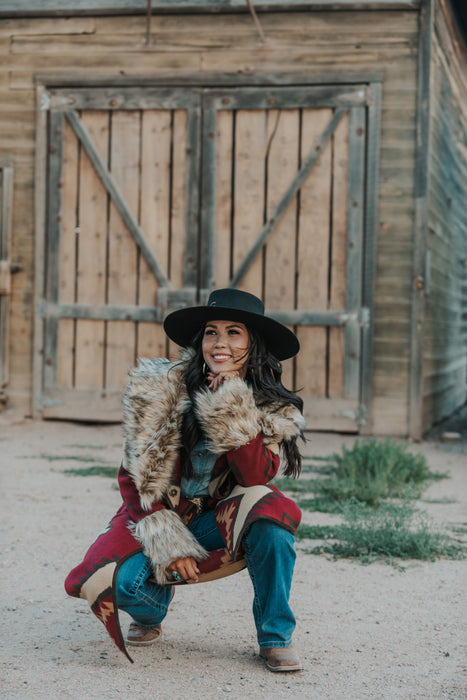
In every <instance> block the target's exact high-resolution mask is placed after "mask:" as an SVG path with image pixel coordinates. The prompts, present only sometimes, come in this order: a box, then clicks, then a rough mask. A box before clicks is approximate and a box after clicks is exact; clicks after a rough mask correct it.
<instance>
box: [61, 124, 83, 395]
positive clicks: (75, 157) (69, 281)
mask: <svg viewBox="0 0 467 700" xmlns="http://www.w3.org/2000/svg"><path fill="white" fill-rule="evenodd" d="M62 139H63V147H62V154H63V162H62V180H61V183H60V184H61V195H62V205H61V212H60V253H59V255H60V257H59V265H58V267H59V269H58V274H59V292H58V300H59V302H60V303H61V302H64V303H73V302H74V301H75V287H76V228H77V220H76V212H77V193H78V163H79V148H78V141H77V139H76V136H75V134H74V133H73V130H72V128H71V126H70V125H69V124H68V123H67V122H66V120H64V121H63V134H62ZM74 341H75V324H74V323H73V321H71V320H67V319H63V320H62V321H60V323H59V324H58V339H57V348H58V350H57V383H58V385H59V386H63V387H68V388H71V387H72V386H73V380H74V350H75V348H74Z"/></svg>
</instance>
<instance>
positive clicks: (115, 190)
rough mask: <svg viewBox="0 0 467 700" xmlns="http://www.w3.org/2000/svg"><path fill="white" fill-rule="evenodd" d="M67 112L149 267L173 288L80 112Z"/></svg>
mask: <svg viewBox="0 0 467 700" xmlns="http://www.w3.org/2000/svg"><path fill="white" fill-rule="evenodd" d="M65 114H66V118H67V119H68V121H69V122H70V124H71V126H72V128H73V131H74V132H75V134H76V136H77V137H78V139H79V140H80V142H81V144H82V145H83V148H84V150H85V151H86V153H87V155H88V157H89V160H90V161H91V163H92V165H93V166H94V168H95V170H96V173H97V174H98V176H99V177H100V179H101V180H102V183H103V184H104V186H105V188H106V190H107V192H108V193H109V195H110V197H111V199H112V201H113V203H114V204H115V206H116V207H117V209H118V211H119V213H120V215H121V217H122V219H123V221H124V222H125V224H126V226H127V227H128V230H129V231H130V233H131V235H132V236H133V239H134V240H135V242H136V245H137V246H138V247H139V249H140V250H141V253H142V254H143V256H144V258H145V260H146V262H147V264H148V265H149V268H150V270H151V272H152V273H153V275H154V277H155V278H156V279H157V281H158V283H159V284H160V286H161V287H167V288H168V289H171V288H172V285H171V283H170V281H169V279H168V278H167V276H166V274H165V272H164V271H163V270H162V268H161V267H160V265H159V263H158V262H157V260H156V258H155V256H154V253H153V252H152V250H151V248H150V247H149V245H148V242H147V240H146V238H145V236H144V232H143V230H142V229H141V228H140V226H139V224H138V222H137V220H136V219H135V217H134V216H133V213H132V212H131V211H130V209H129V208H128V206H127V203H126V202H125V199H124V197H123V195H122V193H121V191H120V188H119V187H118V185H117V183H116V182H115V180H114V178H113V177H112V175H111V173H110V172H109V169H108V168H107V166H106V164H105V163H104V161H103V160H102V158H101V156H100V155H99V153H98V152H97V150H96V147H95V145H94V143H93V141H92V139H91V136H90V135H89V132H88V130H87V129H86V127H85V125H84V124H83V122H82V121H81V119H80V118H79V115H78V113H77V112H75V111H74V110H67V111H66V112H65Z"/></svg>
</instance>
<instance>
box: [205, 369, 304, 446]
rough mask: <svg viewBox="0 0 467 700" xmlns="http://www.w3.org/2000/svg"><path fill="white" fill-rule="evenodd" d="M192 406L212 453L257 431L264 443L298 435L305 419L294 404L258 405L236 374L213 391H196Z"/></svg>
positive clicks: (243, 441) (244, 440)
mask: <svg viewBox="0 0 467 700" xmlns="http://www.w3.org/2000/svg"><path fill="white" fill-rule="evenodd" d="M195 410H196V415H197V416H198V420H199V422H200V425H201V427H202V428H203V430H204V432H205V433H206V435H207V436H208V438H209V441H210V443H211V444H210V448H209V449H210V450H211V451H212V452H214V453H215V454H222V453H224V452H229V451H230V450H236V449H238V448H239V447H242V446H243V445H246V444H248V443H249V442H250V441H251V440H253V439H254V438H255V437H256V436H257V435H258V433H262V434H263V436H264V444H265V445H267V446H268V445H274V444H276V445H278V444H279V443H280V442H282V440H290V439H292V438H294V437H299V436H300V435H302V433H303V431H304V429H305V419H304V417H303V416H302V414H301V413H300V411H299V410H298V409H297V408H295V406H282V407H280V408H277V407H276V408H275V407H274V406H267V407H261V408H258V407H257V406H256V404H255V399H254V396H253V391H252V389H251V388H250V387H249V386H248V385H247V384H246V383H245V382H244V381H243V380H242V379H238V378H235V379H231V380H229V381H228V382H225V383H224V384H222V385H221V386H220V387H219V389H218V390H217V391H209V390H204V391H201V392H199V393H198V395H197V397H196V401H195Z"/></svg>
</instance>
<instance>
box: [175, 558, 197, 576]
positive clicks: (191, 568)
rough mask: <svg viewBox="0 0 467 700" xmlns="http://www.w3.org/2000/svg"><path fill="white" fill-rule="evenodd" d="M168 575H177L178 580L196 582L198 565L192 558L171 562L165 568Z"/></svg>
mask: <svg viewBox="0 0 467 700" xmlns="http://www.w3.org/2000/svg"><path fill="white" fill-rule="evenodd" d="M167 569H168V571H169V573H170V574H171V575H172V574H174V573H175V574H178V575H179V576H180V578H182V579H183V580H184V581H197V580H198V574H199V569H198V564H197V563H196V559H194V558H193V557H183V558H181V559H177V560H176V561H173V562H172V563H171V564H170V566H168V567H167Z"/></svg>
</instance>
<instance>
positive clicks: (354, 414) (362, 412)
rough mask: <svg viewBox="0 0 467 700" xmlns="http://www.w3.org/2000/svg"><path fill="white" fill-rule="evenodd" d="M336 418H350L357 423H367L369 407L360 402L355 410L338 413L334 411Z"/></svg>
mask: <svg viewBox="0 0 467 700" xmlns="http://www.w3.org/2000/svg"><path fill="white" fill-rule="evenodd" d="M333 416H334V417H335V418H348V419H349V420H352V421H355V423H356V424H357V425H359V426H360V425H366V420H367V408H366V406H365V405H364V404H362V403H361V404H360V405H359V406H357V408H356V409H354V410H353V411H339V412H338V413H333Z"/></svg>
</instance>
